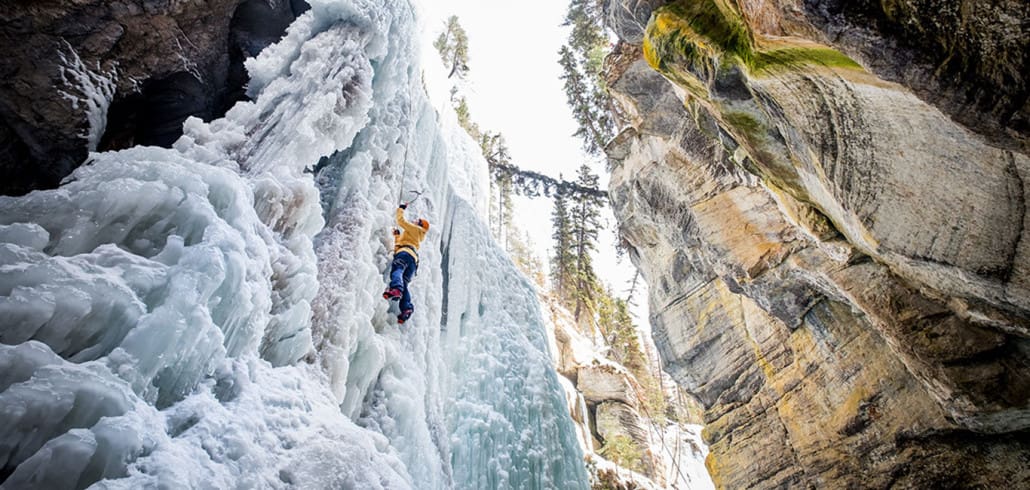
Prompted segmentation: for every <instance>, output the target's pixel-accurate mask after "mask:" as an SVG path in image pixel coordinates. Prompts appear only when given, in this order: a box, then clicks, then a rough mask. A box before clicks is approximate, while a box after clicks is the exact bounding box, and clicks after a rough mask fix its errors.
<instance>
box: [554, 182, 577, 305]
mask: <svg viewBox="0 0 1030 490" xmlns="http://www.w3.org/2000/svg"><path fill="white" fill-rule="evenodd" d="M570 221H571V220H570V218H569V208H568V203H567V202H566V200H565V196H564V195H562V194H560V193H559V194H558V195H556V196H555V197H554V211H552V212H551V226H552V231H551V238H552V239H554V255H552V256H551V282H552V287H553V288H554V291H555V292H556V293H557V295H558V298H560V299H561V300H562V301H563V302H565V301H566V299H567V298H569V297H571V296H572V295H571V294H570V293H571V291H570V290H569V287H570V286H571V285H572V276H573V270H574V267H575V264H574V262H575V254H574V253H573V236H572V226H571V222H570Z"/></svg>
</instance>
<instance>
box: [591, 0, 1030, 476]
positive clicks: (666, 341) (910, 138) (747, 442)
mask: <svg viewBox="0 0 1030 490" xmlns="http://www.w3.org/2000/svg"><path fill="white" fill-rule="evenodd" d="M612 3H613V5H610V9H609V11H610V12H620V11H623V12H634V14H633V17H634V18H637V17H639V15H640V12H639V7H640V3H641V2H632V1H626V2H618V1H615V2H612ZM622 3H625V4H626V5H621V4H622ZM939 3H943V2H932V1H930V2H904V1H902V2H800V1H790V0H782V1H777V0H771V1H746V0H744V1H740V2H731V1H728V0H712V1H690V2H687V1H681V2H673V3H671V4H668V5H665V6H662V7H659V8H657V9H655V10H654V11H653V12H652V14H651V16H650V20H649V23H648V24H647V28H646V31H645V33H644V35H643V37H642V38H641V39H640V41H639V43H637V42H636V39H635V38H634V37H633V36H632V35H627V36H626V37H624V40H623V43H622V44H621V45H620V46H619V47H618V48H617V51H616V53H615V54H613V56H612V57H610V59H609V73H608V75H609V80H608V81H609V86H610V87H611V88H612V90H613V92H614V94H613V95H614V96H615V97H616V99H617V100H618V101H619V103H620V105H621V107H622V108H623V110H624V112H625V115H626V118H627V120H628V127H627V129H626V130H624V131H623V132H622V133H621V134H620V135H619V136H618V137H617V138H616V139H615V140H614V141H613V142H612V143H611V144H610V145H609V147H608V153H609V158H610V160H611V162H612V165H613V167H614V171H613V175H612V180H611V189H610V192H611V196H612V200H613V204H614V206H615V209H616V215H617V216H618V218H619V220H620V230H621V233H622V235H623V236H624V237H625V238H626V240H627V241H628V242H629V244H630V245H631V250H630V252H631V257H633V259H634V260H635V262H636V263H637V265H638V266H639V267H640V268H641V270H642V272H643V274H644V277H645V279H647V281H648V284H649V286H650V288H649V289H650V291H651V298H650V301H651V311H652V315H653V317H652V322H653V325H654V329H655V340H656V343H657V344H658V346H659V348H660V349H661V350H662V354H663V357H664V359H665V361H666V367H667V369H668V370H669V371H670V372H671V373H672V374H673V376H674V377H676V379H677V381H678V382H679V383H680V384H681V385H682V386H683V387H685V388H686V389H688V390H689V391H691V392H692V393H694V394H695V395H696V396H697V397H698V398H699V399H700V400H701V401H702V403H703V404H704V406H705V409H706V415H705V417H706V425H707V429H706V438H707V441H708V442H709V444H710V446H711V454H710V456H709V460H708V466H709V470H710V472H711V473H712V475H713V478H714V480H715V482H716V484H717V485H718V486H721V487H726V488H744V487H752V486H756V487H761V488H776V487H788V486H789V487H795V486H808V487H818V488H823V487H886V486H892V485H897V486H901V487H926V486H934V485H939V484H954V483H955V482H960V483H961V484H962V485H969V486H977V485H983V486H993V485H1002V486H1005V485H1009V484H1011V482H1022V483H1024V484H1027V483H1030V469H1028V468H1027V466H1026V464H1025V461H1026V459H1027V458H1028V457H1030V444H1028V443H1027V442H1026V440H1027V438H1026V437H1025V434H1026V431H1027V430H1028V429H1030V367H1028V366H1030V359H1028V355H1030V341H1028V337H1030V244H1028V240H1027V236H1026V235H1027V233H1028V232H1027V227H1026V226H1025V225H1026V223H1027V219H1028V218H1027V209H1026V196H1027V195H1028V192H1030V188H1028V187H1027V182H1028V180H1027V179H1028V178H1030V158H1028V156H1027V152H1026V148H1027V136H1028V132H1027V127H1026V124H1025V121H1026V120H1027V102H1026V100H1027V91H1026V80H1025V75H1024V73H1026V71H1027V66H1028V65H1027V63H1026V61H1027V60H1026V57H1027V52H1028V49H1027V44H1028V39H1030V33H1028V32H1027V28H1026V26H1027V25H1028V13H1027V10H1026V8H1025V5H1022V3H1021V2H994V3H993V4H992V5H991V6H977V7H972V6H968V7H967V6H964V4H963V7H962V8H960V9H958V10H955V8H954V7H953V6H951V7H949V8H948V9H944V10H943V13H942V14H938V13H937V11H936V10H935V8H936V7H935V6H937V4H939ZM845 4H847V6H845ZM1021 5H1022V6H1021ZM634 9H636V10H634ZM613 15H615V14H613ZM627 22H628V21H627Z"/></svg>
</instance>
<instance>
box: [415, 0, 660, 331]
mask: <svg viewBox="0 0 1030 490" xmlns="http://www.w3.org/2000/svg"><path fill="white" fill-rule="evenodd" d="M421 3H422V9H423V13H424V15H425V19H424V21H423V22H424V24H425V26H426V29H427V30H428V31H429V32H428V34H429V35H428V36H426V37H427V38H429V39H432V38H435V36H436V35H438V34H439V33H440V32H442V31H443V26H444V21H445V20H446V19H447V17H449V16H451V15H457V16H458V20H459V22H460V23H461V25H462V27H464V28H465V31H466V32H467V33H468V38H469V76H468V84H467V85H466V86H465V87H463V90H462V93H463V94H464V95H465V96H466V97H467V100H468V104H469V111H470V114H471V116H472V120H473V121H475V122H476V123H477V124H479V126H480V127H481V128H483V129H484V130H489V131H494V132H497V131H499V132H501V133H502V134H503V135H504V138H505V140H506V142H507V144H508V148H509V150H510V153H511V157H512V162H513V163H514V164H515V165H518V166H519V167H522V168H524V169H527V170H535V171H538V172H541V173H545V174H547V175H550V176H552V177H555V178H557V177H558V176H559V175H561V176H562V177H564V178H565V179H566V180H574V179H575V177H576V170H577V169H578V168H579V166H580V165H581V164H582V163H583V162H590V163H591V167H592V169H593V171H594V173H596V174H598V175H599V176H600V179H601V185H602V188H607V186H608V175H607V172H606V171H605V169H604V163H603V162H602V161H598V160H597V159H593V160H592V159H591V158H590V157H588V156H587V155H586V154H585V153H584V152H583V151H582V149H581V148H582V145H581V143H580V140H579V139H578V138H575V137H573V136H572V134H573V133H574V132H575V131H576V129H577V126H576V122H575V120H574V119H573V117H572V112H571V110H570V109H569V107H568V105H567V104H566V102H565V92H564V90H563V87H562V80H561V79H560V78H559V77H560V75H561V67H560V66H559V65H558V50H559V49H560V48H561V46H562V44H564V43H565V41H566V39H567V37H568V28H566V27H563V26H561V23H562V21H563V20H564V18H565V11H566V9H567V7H568V2H567V0H523V1H519V2H512V1H500V0H422V2H421ZM423 56H424V58H423V60H424V63H431V62H434V61H435V60H438V59H439V57H438V55H437V54H436V51H435V49H434V48H433V47H432V46H426V47H425V49H424V55H423ZM552 207H553V203H552V202H551V200H550V199H547V198H543V197H540V198H536V199H526V198H517V199H516V210H515V223H516V225H517V226H518V227H519V228H520V229H522V230H525V231H526V232H528V233H529V234H530V238H531V240H532V241H533V242H534V245H535V248H536V250H537V254H538V255H539V256H540V257H541V258H542V259H544V262H545V264H546V258H547V257H548V256H549V255H550V246H551V221H550V220H551V210H552ZM603 219H604V225H605V228H606V229H605V230H604V231H603V232H602V234H601V237H600V240H599V243H598V249H599V252H598V253H597V254H596V255H595V257H594V260H595V268H596V269H597V274H598V276H599V277H601V278H602V280H604V281H606V282H608V283H609V284H610V285H611V286H612V287H613V288H614V289H615V291H616V293H617V294H618V295H620V296H624V295H625V292H626V291H627V290H628V288H629V282H630V280H631V279H632V277H633V272H634V269H633V265H632V264H631V263H630V261H629V259H628V258H626V259H623V260H622V261H621V262H620V261H618V260H617V258H616V255H615V235H614V230H615V227H616V224H615V219H614V217H613V216H612V214H611V212H610V210H608V209H606V210H605V213H604V218H603ZM639 282H640V284H638V286H637V288H638V289H637V292H636V294H635V297H634V302H635V303H637V304H638V306H637V307H636V308H634V313H635V314H636V315H637V318H638V321H639V323H641V324H644V325H646V324H647V306H646V303H647V301H646V290H645V289H644V286H643V281H639Z"/></svg>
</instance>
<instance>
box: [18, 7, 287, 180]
mask: <svg viewBox="0 0 1030 490" xmlns="http://www.w3.org/2000/svg"><path fill="white" fill-rule="evenodd" d="M305 8H306V4H305V3H304V2H303V1H293V2H290V1H276V2H268V1H266V0H242V1H241V0H211V1H206V2H201V1H189V0H188V1H169V0H164V1H160V0H158V1H155V0H118V1H101V0H75V1H71V0H46V1H27V0H14V1H10V2H4V3H3V4H2V5H0V194H23V193H25V192H28V191H30V190H33V189H39V188H50V187H55V186H56V185H57V183H58V182H59V181H60V179H62V178H63V177H64V176H66V175H68V174H69V173H70V172H71V170H73V169H74V168H75V167H76V166H78V165H79V164H80V163H82V161H83V160H84V159H85V158H86V155H87V152H88V151H92V150H96V149H120V148H127V147H129V146H133V145H136V144H143V145H159V146H169V145H170V144H171V143H172V142H174V141H175V139H176V138H178V136H179V135H180V134H181V133H182V122H183V120H185V119H186V117H188V116H198V117H201V118H203V119H211V118H213V117H216V116H220V115H222V114H224V112H225V110H226V109H228V107H229V106H230V105H231V104H232V103H233V102H235V101H236V100H240V99H241V98H242V97H243V87H244V85H245V83H246V72H245V71H244V69H243V60H244V59H245V58H246V57H249V56H253V55H255V54H256V53H257V52H258V51H260V49H261V48H263V47H265V46H267V45H268V44H270V43H271V42H273V41H275V40H277V39H278V38H279V37H280V36H281V35H282V33H283V32H284V30H285V28H286V26H287V25H289V23H290V22H291V21H292V20H293V19H294V18H295V16H296V14H297V13H299V12H300V11H302V10H303V9H305Z"/></svg>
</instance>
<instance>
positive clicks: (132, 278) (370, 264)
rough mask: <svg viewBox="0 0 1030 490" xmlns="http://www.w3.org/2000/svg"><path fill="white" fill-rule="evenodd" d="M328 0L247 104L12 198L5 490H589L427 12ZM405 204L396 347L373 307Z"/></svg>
mask: <svg viewBox="0 0 1030 490" xmlns="http://www.w3.org/2000/svg"><path fill="white" fill-rule="evenodd" d="M309 3H310V4H311V7H312V8H311V10H309V11H308V12H307V13H305V14H304V15H302V16H301V17H299V18H298V19H297V20H296V21H295V23H294V24H293V25H292V26H291V27H290V29H289V30H288V32H287V34H286V36H285V37H284V38H283V39H282V40H281V41H280V42H279V43H278V44H276V45H274V46H271V47H269V48H268V49H266V50H265V51H264V52H262V53H261V55H260V56H259V57H257V58H256V59H252V60H249V61H248V62H247V67H248V70H250V73H251V76H252V81H251V84H250V88H249V90H250V95H251V97H252V98H253V101H252V102H242V103H239V104H237V105H236V106H235V107H234V108H232V109H231V110H230V111H229V112H228V113H227V114H226V116H225V117H224V118H221V119H218V120H215V121H212V122H210V123H204V122H202V121H200V120H198V119H189V120H187V121H186V123H185V125H184V134H183V136H182V137H181V138H180V139H179V140H178V141H177V142H176V143H175V145H174V147H173V148H172V149H162V148H150V147H137V148H132V149H128V150H124V151H120V152H109V153H100V154H92V155H91V157H90V161H89V162H88V164H86V165H83V166H82V167H80V168H79V169H78V170H77V171H76V172H75V173H74V174H73V175H72V176H71V177H70V178H69V179H67V180H66V182H65V183H64V184H63V185H62V187H60V188H58V189H55V190H48V191H41V192H34V193H32V194H29V195H27V196H24V197H19V198H13V197H0V318H2V319H3V320H2V322H3V324H2V328H0V414H3V418H4V422H5V423H4V424H2V425H0V482H2V485H3V487H4V488H24V487H37V488H85V487H88V486H91V485H93V486H95V487H97V488H153V487H190V488H287V487H299V488H363V489H364V488H390V489H397V488H503V487H507V488H555V487H557V488H585V486H586V474H585V470H584V468H583V464H582V458H581V452H580V450H579V447H578V445H577V443H576V439H575V433H574V428H573V426H572V424H571V421H570V419H569V416H568V411H567V409H566V407H565V400H564V395H563V392H562V390H561V387H560V385H559V384H558V381H557V377H556V375H555V373H554V371H553V370H552V368H550V360H549V358H548V352H547V345H546V340H545V339H544V333H543V328H544V327H543V323H542V321H541V316H540V312H539V308H538V306H537V305H536V303H535V301H536V299H535V292H534V291H533V289H532V287H531V286H529V284H528V283H527V282H526V281H525V280H524V279H522V278H521V276H519V274H518V273H517V272H516V271H515V269H514V267H513V266H512V264H511V262H510V261H509V260H508V259H507V258H506V257H505V256H504V254H503V253H502V252H501V251H500V250H499V249H498V248H497V247H496V245H495V244H494V243H493V242H492V241H491V240H490V239H489V234H488V233H487V231H486V230H485V229H484V227H483V226H482V224H481V223H480V221H479V220H480V218H481V216H482V215H483V213H484V209H485V207H484V206H485V202H486V201H485V194H486V189H485V186H484V185H483V184H482V183H484V182H485V181H486V171H485V169H486V166H485V163H484V162H483V161H482V159H481V156H480V155H478V149H477V147H476V145H475V144H474V142H471V141H470V139H469V138H468V137H467V135H464V134H463V133H462V132H461V130H460V129H459V128H458V127H457V125H456V124H455V123H454V119H453V115H452V114H446V115H444V116H443V117H441V116H439V115H438V113H437V111H436V110H435V109H434V107H433V105H432V103H431V102H430V101H429V100H428V99H427V98H426V95H425V92H424V89H423V86H422V80H421V72H420V70H419V67H418V56H417V53H418V43H417V42H416V39H417V36H416V35H415V28H416V26H417V23H416V22H415V17H414V9H413V8H412V6H411V5H410V4H409V3H408V2H406V1H402V0H378V1H373V0H353V1H344V0H311V1H310V2H309ZM312 169H314V171H313V172H312ZM411 190H418V191H423V192H424V194H423V197H422V198H421V199H419V200H418V201H416V202H415V203H414V204H413V205H412V206H411V208H409V216H411V217H414V216H415V215H417V216H421V217H424V218H427V219H428V220H429V221H430V222H431V223H432V228H431V230H430V233H429V235H428V237H427V239H426V241H425V242H424V243H423V245H422V248H421V250H420V264H421V268H420V271H419V274H418V276H417V278H416V279H415V281H414V282H413V284H412V288H413V292H414V302H415V305H416V312H415V316H414V317H413V318H412V320H411V321H410V322H409V323H407V324H405V325H404V328H403V329H402V328H398V326H397V325H396V322H395V315H396V312H395V311H393V312H391V311H390V310H389V305H388V304H387V303H386V302H384V301H382V299H381V297H380V296H379V294H380V292H381V291H382V288H383V287H384V286H385V273H386V272H387V269H388V264H389V260H390V257H391V253H392V250H391V245H392V237H391V235H390V233H389V230H390V228H391V226H392V224H393V223H392V220H393V209H394V206H396V204H397V203H398V202H399V201H400V200H401V199H403V198H407V197H410V196H411V195H410V194H407V191H411ZM469 203H472V204H469ZM305 361H306V362H305Z"/></svg>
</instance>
